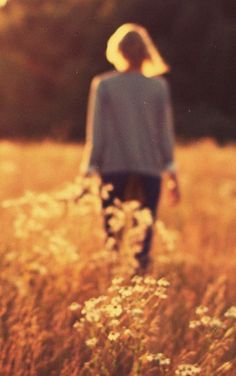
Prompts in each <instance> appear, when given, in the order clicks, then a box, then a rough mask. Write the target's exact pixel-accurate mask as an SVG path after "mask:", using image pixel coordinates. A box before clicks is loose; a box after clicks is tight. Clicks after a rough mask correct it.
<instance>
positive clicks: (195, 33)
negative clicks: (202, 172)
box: [0, 0, 236, 142]
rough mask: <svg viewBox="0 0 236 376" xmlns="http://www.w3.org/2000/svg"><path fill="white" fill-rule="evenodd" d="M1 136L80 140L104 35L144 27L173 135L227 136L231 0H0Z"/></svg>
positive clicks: (231, 97) (231, 116)
mask: <svg viewBox="0 0 236 376" xmlns="http://www.w3.org/2000/svg"><path fill="white" fill-rule="evenodd" d="M5 2H6V4H5V5H4V6H1V8H0V82H1V85H0V137H1V138H21V139H43V138H53V139H58V140H65V141H69V140H83V139H84V134H85V115H86V105H87V96H88V89H89V84H90V80H91V78H92V77H93V76H94V75H95V74H97V73H101V72H103V71H106V70H110V69H113V67H112V66H111V65H109V64H108V63H107V62H106V60H105V48H106V41H107V39H108V37H109V36H110V35H111V34H112V33H113V32H114V30H115V29H116V28H117V27H118V26H119V25H120V24H122V23H124V22H137V23H140V24H142V25H144V26H145V27H147V29H148V30H149V31H150V33H151V35H152V36H153V39H154V40H155V42H156V43H157V46H158V47H159V50H160V51H161V53H162V55H163V57H164V58H165V59H166V60H167V62H168V63H169V64H170V65H171V67H172V71H171V73H170V74H168V75H167V78H168V80H169V82H170V85H171V89H172V99H173V104H174V111H175V119H176V133H177V135H178V138H179V139H182V140H183V139H184V140H189V139H193V138H198V137H203V136H211V137H214V138H215V139H216V140H218V141H219V142H225V141H231V140H235V139H236V127H235V94H234V93H235V84H234V82H233V73H234V67H235V66H236V61H235V60H236V59H235V54H234V53H233V52H234V51H233V36H234V35H235V33H234V32H235V31H236V27H235V25H234V24H235V22H234V21H235V15H236V14H235V13H236V8H235V6H234V5H235V1H234V0H227V1H225V0H188V1H186V0H127V1H121V0H56V1H55V0H9V1H8V2H7V1H6V0H0V5H3V4H4V3H5Z"/></svg>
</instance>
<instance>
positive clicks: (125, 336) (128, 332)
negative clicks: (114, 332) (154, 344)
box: [123, 328, 132, 338]
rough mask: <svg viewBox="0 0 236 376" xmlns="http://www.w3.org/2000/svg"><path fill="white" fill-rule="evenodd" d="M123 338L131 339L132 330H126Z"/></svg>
mask: <svg viewBox="0 0 236 376" xmlns="http://www.w3.org/2000/svg"><path fill="white" fill-rule="evenodd" d="M123 336H124V338H129V337H132V332H131V330H130V329H128V328H127V329H125V330H124V332H123Z"/></svg>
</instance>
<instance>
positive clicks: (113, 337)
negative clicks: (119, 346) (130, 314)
mask: <svg viewBox="0 0 236 376" xmlns="http://www.w3.org/2000/svg"><path fill="white" fill-rule="evenodd" d="M119 337H120V333H118V332H110V333H109V334H108V337H107V338H108V339H109V341H111V342H113V341H114V342H115V341H117V339H118V338H119Z"/></svg>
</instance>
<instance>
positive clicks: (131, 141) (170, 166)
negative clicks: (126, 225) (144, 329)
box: [85, 24, 179, 266]
mask: <svg viewBox="0 0 236 376" xmlns="http://www.w3.org/2000/svg"><path fill="white" fill-rule="evenodd" d="M106 56H107V59H108V61H109V62H111V63H112V64H113V65H114V66H115V68H116V70H115V71H112V72H108V73H105V74H102V75H99V76H96V77H95V78H94V79H93V81H92V84H91V89H90V96H89V106H88V116H87V142H86V150H87V157H88V158H87V163H85V165H86V167H85V168H86V170H87V172H89V173H91V172H92V171H97V172H98V173H99V175H100V176H101V179H102V182H103V183H111V184H112V185H113V187H114V190H113V191H112V193H111V195H110V198H109V199H107V200H104V201H103V207H104V208H106V207H107V206H109V205H111V204H112V202H113V200H114V198H119V199H120V200H123V199H124V192H125V188H126V185H127V182H128V180H129V178H130V177H131V176H136V177H138V179H139V182H140V185H141V187H142V190H143V195H144V203H143V204H144V205H145V206H146V207H148V208H149V209H150V210H151V213H152V215H153V218H155V217H156V211H157V205H158V201H159V196H160V189H161V180H162V179H161V175H162V172H163V171H166V173H167V174H168V177H169V183H168V186H169V187H170V189H171V197H172V201H173V202H177V201H178V200H179V189H178V181H177V175H176V168H175V164H174V157H173V148H174V135H173V124H172V113H171V112H172V109H171V103H170V97H169V90H168V85H167V82H166V80H165V78H164V77H161V75H162V74H163V73H166V72H167V71H168V70H169V68H168V66H167V65H166V64H165V63H164V61H163V59H162V58H161V56H160V54H159V53H158V51H157V49H156V48H155V46H154V44H153V42H152V40H151V38H150V37H149V35H148V33H147V31H146V30H145V29H144V28H143V27H141V26H139V25H136V24H124V25H122V26H121V27H119V28H118V30H117V31H116V32H115V33H114V34H113V35H112V36H111V38H110V39H109V41H108V45H107V51H106ZM105 228H106V231H107V234H108V236H112V229H111V228H110V227H109V217H107V216H105ZM151 238H152V229H151V228H149V229H148V230H147V233H146V237H145V240H144V244H143V249H142V251H141V252H140V253H138V254H137V255H136V258H137V259H138V261H139V262H140V265H142V266H146V264H147V262H148V259H149V258H148V254H149V250H150V245H151Z"/></svg>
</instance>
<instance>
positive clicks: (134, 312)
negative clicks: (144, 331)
mask: <svg viewBox="0 0 236 376" xmlns="http://www.w3.org/2000/svg"><path fill="white" fill-rule="evenodd" d="M131 313H132V314H133V315H142V314H143V311H142V310H141V309H140V308H133V309H132V311H131Z"/></svg>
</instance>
